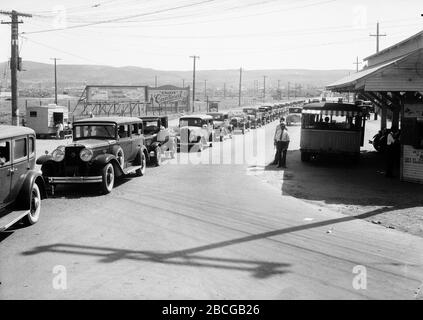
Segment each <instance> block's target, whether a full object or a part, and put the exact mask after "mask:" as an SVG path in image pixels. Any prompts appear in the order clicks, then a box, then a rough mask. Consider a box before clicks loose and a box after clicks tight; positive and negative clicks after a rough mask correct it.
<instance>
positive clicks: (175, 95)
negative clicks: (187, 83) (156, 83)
mask: <svg viewBox="0 0 423 320" xmlns="http://www.w3.org/2000/svg"><path fill="white" fill-rule="evenodd" d="M188 98H189V89H185V88H178V87H173V86H163V87H159V88H148V101H149V102H151V103H152V104H153V105H160V106H162V105H163V106H164V105H168V104H175V103H177V104H178V105H188Z"/></svg>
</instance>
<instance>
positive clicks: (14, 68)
mask: <svg viewBox="0 0 423 320" xmlns="http://www.w3.org/2000/svg"><path fill="white" fill-rule="evenodd" d="M0 14H1V15H7V16H10V18H11V21H10V22H4V21H2V22H1V23H2V24H10V26H11V45H10V48H11V58H10V71H11V72H10V80H11V91H12V92H11V93H12V125H15V126H19V110H18V71H20V70H22V65H21V58H20V57H19V32H18V26H19V24H20V23H23V21H19V20H18V19H19V17H26V18H31V17H32V15H31V14H28V13H22V12H17V11H15V10H12V11H2V10H0Z"/></svg>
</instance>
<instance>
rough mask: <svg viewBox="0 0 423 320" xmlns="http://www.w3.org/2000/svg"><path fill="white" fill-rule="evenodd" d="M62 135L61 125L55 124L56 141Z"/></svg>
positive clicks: (60, 123) (59, 123)
mask: <svg viewBox="0 0 423 320" xmlns="http://www.w3.org/2000/svg"><path fill="white" fill-rule="evenodd" d="M62 133H63V123H62V122H58V123H57V124H56V139H60V138H61V137H62Z"/></svg>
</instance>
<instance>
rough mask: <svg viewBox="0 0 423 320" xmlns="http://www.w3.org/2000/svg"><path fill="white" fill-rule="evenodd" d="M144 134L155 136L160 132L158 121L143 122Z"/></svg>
mask: <svg viewBox="0 0 423 320" xmlns="http://www.w3.org/2000/svg"><path fill="white" fill-rule="evenodd" d="M142 123H143V126H144V133H145V134H153V133H157V132H159V131H160V126H159V124H158V121H157V120H150V121H143V122H142Z"/></svg>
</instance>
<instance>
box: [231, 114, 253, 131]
mask: <svg viewBox="0 0 423 320" xmlns="http://www.w3.org/2000/svg"><path fill="white" fill-rule="evenodd" d="M230 124H231V125H232V128H233V132H235V131H237V130H241V132H242V134H245V131H246V130H247V129H249V128H250V120H248V119H247V116H242V115H236V116H233V117H232V118H231V121H230Z"/></svg>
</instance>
